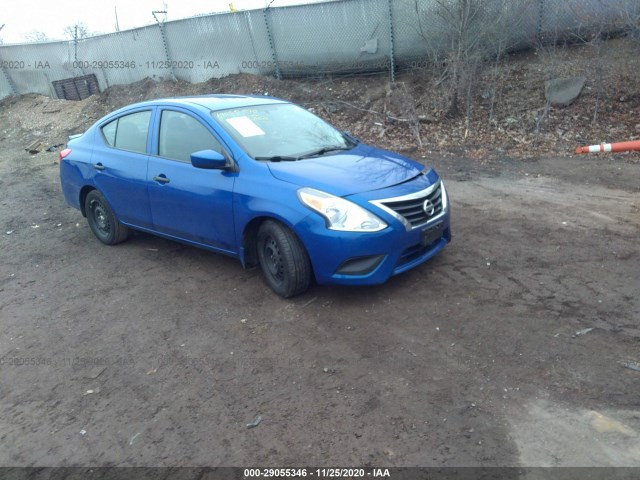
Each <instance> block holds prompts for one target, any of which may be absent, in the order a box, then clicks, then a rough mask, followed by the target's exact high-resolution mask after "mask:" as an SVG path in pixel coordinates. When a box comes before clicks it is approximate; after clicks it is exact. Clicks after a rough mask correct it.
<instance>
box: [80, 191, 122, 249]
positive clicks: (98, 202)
mask: <svg viewBox="0 0 640 480" xmlns="http://www.w3.org/2000/svg"><path fill="white" fill-rule="evenodd" d="M84 208H85V212H86V214H87V222H88V223H89V227H90V228H91V231H92V232H93V234H94V235H95V236H96V237H97V238H98V240H100V241H101V242H102V243H104V244H105V245H116V244H117V243H120V242H124V241H125V240H126V239H127V237H128V236H129V229H128V228H127V227H125V226H124V225H122V224H121V223H120V222H118V220H117V219H116V216H115V214H114V213H113V210H111V207H110V206H109V203H108V202H107V199H106V198H104V195H102V193H100V192H99V191H98V190H91V191H90V192H89V193H88V194H87V198H86V199H85V201H84Z"/></svg>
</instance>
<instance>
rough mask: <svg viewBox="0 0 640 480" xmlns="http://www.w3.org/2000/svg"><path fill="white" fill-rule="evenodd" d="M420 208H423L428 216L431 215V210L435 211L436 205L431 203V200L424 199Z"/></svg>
mask: <svg viewBox="0 0 640 480" xmlns="http://www.w3.org/2000/svg"><path fill="white" fill-rule="evenodd" d="M422 210H424V213H426V214H427V216H428V217H430V216H431V215H433V212H435V211H436V207H435V206H434V205H433V203H432V202H431V200H425V201H424V203H423V204H422Z"/></svg>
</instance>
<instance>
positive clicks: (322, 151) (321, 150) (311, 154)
mask: <svg viewBox="0 0 640 480" xmlns="http://www.w3.org/2000/svg"><path fill="white" fill-rule="evenodd" d="M351 148H353V147H336V146H331V147H322V148H319V149H318V150H314V151H313V152H309V153H305V154H304V155H300V156H299V157H298V158H310V157H315V156H317V155H324V154H325V153H329V152H336V151H338V150H351Z"/></svg>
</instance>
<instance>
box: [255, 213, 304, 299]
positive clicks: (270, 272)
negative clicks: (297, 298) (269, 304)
mask: <svg viewBox="0 0 640 480" xmlns="http://www.w3.org/2000/svg"><path fill="white" fill-rule="evenodd" d="M258 260H259V261H260V268H262V273H263V274H264V278H265V280H266V282H267V284H269V286H270V287H271V289H272V290H273V291H274V292H276V293H277V294H278V295H280V296H281V297H284V298H289V297H293V296H294V295H298V294H300V293H302V292H304V291H306V290H307V289H308V288H309V283H310V281H311V263H310V262H309V256H308V255H307V252H306V250H305V249H304V247H303V246H302V244H301V243H300V240H298V237H296V236H295V234H294V233H293V232H292V231H291V230H289V229H288V228H287V227H285V226H284V225H282V224H280V223H277V222H274V221H272V220H267V221H266V222H264V223H263V224H262V225H261V226H260V230H258Z"/></svg>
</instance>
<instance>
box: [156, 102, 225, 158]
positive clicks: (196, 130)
mask: <svg viewBox="0 0 640 480" xmlns="http://www.w3.org/2000/svg"><path fill="white" fill-rule="evenodd" d="M200 150H215V151H216V152H219V153H222V154H223V155H224V150H223V148H222V145H221V144H220V142H218V140H216V138H215V137H214V136H213V135H212V134H211V132H209V130H207V128H206V127H205V126H204V125H203V124H202V123H200V121H198V120H196V119H195V118H193V117H192V116H191V115H187V114H186V113H182V112H176V111H173V110H163V111H162V116H161V118H160V138H159V140H158V154H159V155H160V156H161V157H164V158H170V159H172V160H179V161H181V162H190V161H191V154H192V153H194V152H198V151H200Z"/></svg>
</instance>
